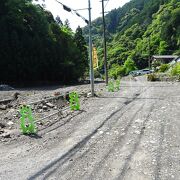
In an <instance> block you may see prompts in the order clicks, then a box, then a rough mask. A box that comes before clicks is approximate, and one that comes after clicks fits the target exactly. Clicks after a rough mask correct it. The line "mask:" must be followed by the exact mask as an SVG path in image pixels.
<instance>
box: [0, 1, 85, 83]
mask: <svg viewBox="0 0 180 180" xmlns="http://www.w3.org/2000/svg"><path fill="white" fill-rule="evenodd" d="M0 27H1V28H0V83H6V82H15V83H18V82H23V83H24V82H25V83H31V82H33V83H34V82H52V81H56V82H59V83H63V82H67V83H68V82H70V81H76V80H78V78H80V77H82V76H83V75H84V72H85V71H86V69H87V66H88V54H87V48H86V42H85V40H84V38H83V36H82V30H81V28H78V29H77V31H76V33H73V32H72V30H71V29H70V28H69V26H68V23H64V24H63V23H62V22H61V20H60V18H57V19H56V20H54V18H53V16H52V14H51V13H50V12H48V11H45V10H44V9H43V8H42V7H41V6H39V5H34V4H32V1H31V0H1V1H0ZM77 67H78V68H77Z"/></svg>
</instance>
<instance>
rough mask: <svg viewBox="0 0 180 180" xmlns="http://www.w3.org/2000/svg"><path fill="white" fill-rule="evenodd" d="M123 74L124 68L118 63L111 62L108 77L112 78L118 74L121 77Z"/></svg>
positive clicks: (115, 77)
mask: <svg viewBox="0 0 180 180" xmlns="http://www.w3.org/2000/svg"><path fill="white" fill-rule="evenodd" d="M124 75H125V68H124V67H123V66H120V65H119V64H113V65H112V67H111V69H110V70H109V77H110V78H113V79H117V78H118V76H120V77H122V76H124Z"/></svg>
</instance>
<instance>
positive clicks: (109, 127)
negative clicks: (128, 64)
mask: <svg viewBox="0 0 180 180" xmlns="http://www.w3.org/2000/svg"><path fill="white" fill-rule="evenodd" d="M142 106H143V105H141V106H140V108H138V110H137V111H135V114H134V115H133V117H132V118H131V119H130V121H129V122H128V124H127V126H126V128H125V130H124V133H125V135H126V133H127V131H128V128H129V127H130V125H131V123H132V121H133V120H134V118H135V116H136V114H137V113H139V111H140V110H141V109H142ZM132 107H134V105H132V106H130V107H129V108H128V109H126V111H124V112H122V113H121V114H120V115H121V116H123V115H124V114H125V113H127V112H128V111H129V110H130V109H131V108H132ZM111 120H112V119H111ZM118 120H119V117H117V118H115V122H111V126H108V129H106V130H105V131H103V132H104V134H105V133H106V132H107V131H111V130H112V128H113V127H114V126H115V125H118V124H117V122H118ZM99 130H100V129H99ZM102 138H103V137H102V136H99V137H98V139H94V140H95V141H94V142H86V143H89V145H87V146H88V149H87V150H85V151H84V152H83V153H81V154H80V155H77V156H78V157H76V158H74V160H73V162H72V163H71V164H70V165H69V166H68V167H66V168H65V169H62V170H61V176H63V175H64V174H65V173H66V172H67V171H69V169H72V168H73V166H76V161H81V159H83V158H84V157H85V156H87V155H88V153H89V151H90V150H92V149H93V148H94V147H95V146H96V145H97V143H98V141H100V140H101V139H102ZM121 138H122V139H123V138H124V137H123V136H122V137H121ZM121 138H120V139H121ZM91 141H93V140H91ZM110 141H111V140H110ZM108 143H109V144H111V142H107V141H106V144H108ZM85 145H86V144H84V146H85ZM115 145H116V142H115V143H114V144H113V147H114V146H115ZM84 146H81V147H78V149H77V151H76V152H78V151H79V150H80V149H81V148H83V147H84ZM112 150H113V148H111V149H110V150H109V152H108V154H109V153H110V152H111V151H112ZM74 155H75V153H73V154H71V155H70V156H68V157H67V158H66V159H65V161H63V162H62V163H61V164H60V166H63V164H65V163H66V162H67V161H68V160H69V159H71V158H73V156H74ZM103 159H105V157H104V158H103ZM58 168H59V167H57V168H56V169H54V170H53V171H51V172H50V173H48V174H47V175H46V176H45V177H44V179H46V178H48V177H50V175H51V174H53V173H54V172H55V171H56V170H57V169H58Z"/></svg>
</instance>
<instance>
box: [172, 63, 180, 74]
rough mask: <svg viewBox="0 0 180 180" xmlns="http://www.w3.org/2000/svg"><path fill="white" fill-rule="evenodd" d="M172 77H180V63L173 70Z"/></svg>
mask: <svg viewBox="0 0 180 180" xmlns="http://www.w3.org/2000/svg"><path fill="white" fill-rule="evenodd" d="M171 75H172V76H177V75H180V63H177V64H176V65H175V66H174V67H173V68H172V70H171Z"/></svg>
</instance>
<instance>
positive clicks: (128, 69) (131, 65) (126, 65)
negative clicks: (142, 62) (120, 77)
mask: <svg viewBox="0 0 180 180" xmlns="http://www.w3.org/2000/svg"><path fill="white" fill-rule="evenodd" d="M124 68H125V73H126V75H128V74H129V72H131V71H134V70H136V69H137V68H136V65H135V63H134V61H133V60H132V59H131V58H130V57H128V59H127V60H126V61H125V63H124Z"/></svg>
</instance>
